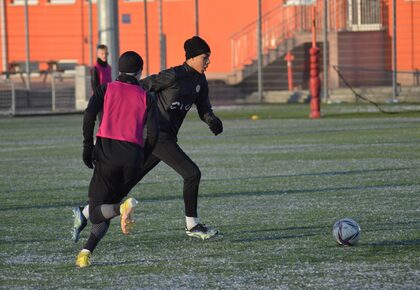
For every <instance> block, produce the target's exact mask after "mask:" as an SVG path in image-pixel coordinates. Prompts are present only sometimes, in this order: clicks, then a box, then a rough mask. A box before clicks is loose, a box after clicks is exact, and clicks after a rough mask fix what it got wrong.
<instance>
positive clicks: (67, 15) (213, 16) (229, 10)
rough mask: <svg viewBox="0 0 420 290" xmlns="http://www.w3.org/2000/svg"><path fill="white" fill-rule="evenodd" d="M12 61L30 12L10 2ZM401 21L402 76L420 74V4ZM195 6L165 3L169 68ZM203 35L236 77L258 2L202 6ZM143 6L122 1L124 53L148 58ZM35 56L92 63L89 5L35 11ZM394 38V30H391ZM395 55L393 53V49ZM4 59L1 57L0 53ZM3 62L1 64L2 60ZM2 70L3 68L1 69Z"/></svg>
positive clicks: (153, 12) (154, 46) (215, 69)
mask: <svg viewBox="0 0 420 290" xmlns="http://www.w3.org/2000/svg"><path fill="white" fill-rule="evenodd" d="M383 1H384V3H385V4H386V5H388V8H387V11H388V15H387V18H388V21H389V23H390V24H392V22H391V21H392V5H391V4H392V1H391V0H383ZM5 2H6V7H5V8H6V22H7V35H8V60H9V62H11V61H23V60H25V37H24V7H23V6H20V5H19V6H16V5H13V4H11V3H12V2H13V1H12V0H6V1H5ZM281 3H282V1H281V0H264V1H263V13H266V12H268V11H270V10H271V9H273V8H274V7H276V6H278V5H280V4H281ZM92 6H93V31H94V34H93V36H94V37H93V39H94V41H93V42H94V46H96V45H97V44H98V43H97V32H96V31H97V17H96V15H97V11H96V4H93V5H92ZM157 7H158V2H157V0H149V2H148V15H149V22H148V23H149V53H150V57H149V60H150V72H151V73H155V72H157V71H159V68H160V60H159V35H158V10H157ZM397 7H398V8H397V13H398V14H397V15H398V28H397V33H398V34H397V36H398V39H397V40H398V44H397V52H398V56H397V57H398V70H414V69H420V56H419V54H418V52H419V51H420V1H418V0H413V1H408V0H397ZM194 12H195V11H194V0H163V18H164V22H163V31H164V33H165V34H166V37H167V66H168V67H169V66H174V65H177V64H179V63H181V62H183V60H184V51H183V43H184V40H185V39H186V38H189V37H191V36H192V35H194V33H195V19H194ZM199 12H200V35H201V36H202V37H203V38H205V39H206V40H207V41H208V42H209V44H210V46H211V49H212V57H211V65H210V68H209V72H210V73H228V72H230V71H231V67H232V63H231V48H230V36H231V35H232V34H233V33H235V32H238V31H240V30H241V29H242V28H243V27H245V26H246V25H247V24H249V23H251V22H253V21H255V20H256V19H257V1H254V0H252V1H251V0H246V1H244V0H229V1H227V0H199ZM122 14H130V15H131V23H130V24H123V23H122V21H121V15H122ZM143 15H144V10H143V2H142V1H141V2H131V3H128V2H125V1H123V0H119V18H120V23H119V30H120V51H121V52H123V51H125V50H136V51H138V52H139V53H140V54H142V55H143V56H144V54H145V41H144V39H145V34H144V19H143ZM29 19H30V49H31V51H30V55H31V59H32V60H37V61H41V62H46V61H49V60H61V59H74V60H77V61H78V62H79V63H84V64H88V63H89V31H88V4H87V2H86V1H85V0H76V2H75V4H70V5H53V4H49V1H48V0H39V1H38V4H37V5H30V6H29ZM389 33H390V36H392V29H390V30H389ZM388 49H389V48H388ZM0 54H1V51H0ZM0 62H1V58H0ZM0 67H1V66H0Z"/></svg>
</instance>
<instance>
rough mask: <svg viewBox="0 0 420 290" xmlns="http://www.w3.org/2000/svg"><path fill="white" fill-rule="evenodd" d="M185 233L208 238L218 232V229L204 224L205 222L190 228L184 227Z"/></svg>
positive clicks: (198, 237)
mask: <svg viewBox="0 0 420 290" xmlns="http://www.w3.org/2000/svg"><path fill="white" fill-rule="evenodd" d="M185 233H186V234H187V236H189V237H193V238H197V239H202V240H208V239H210V238H212V237H214V236H216V235H217V234H218V231H217V230H216V229H214V228H211V227H209V226H206V225H205V224H197V225H196V226H194V227H193V228H192V229H190V230H188V229H185Z"/></svg>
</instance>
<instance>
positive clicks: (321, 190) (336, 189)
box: [0, 183, 418, 212]
mask: <svg viewBox="0 0 420 290" xmlns="http://www.w3.org/2000/svg"><path fill="white" fill-rule="evenodd" d="M413 185H418V184H416V183H408V184H406V183H400V184H381V185H369V186H343V187H323V188H314V189H291V190H287V189H286V190H274V191H238V192H218V193H213V194H208V195H204V196H202V198H221V197H238V196H276V195H284V194H302V193H326V192H340V191H354V190H356V191H366V190H377V189H385V188H396V187H401V186H413ZM140 199H141V202H156V201H172V200H180V201H181V200H182V195H181V194H179V195H171V196H156V197H147V198H140ZM81 204H85V203H83V202H82V203H81ZM74 206H76V205H75V204H74V203H73V202H72V203H56V204H39V205H27V206H11V205H8V206H7V208H1V207H0V212H4V211H11V210H26V209H48V208H69V210H71V209H72V208H73V207H74Z"/></svg>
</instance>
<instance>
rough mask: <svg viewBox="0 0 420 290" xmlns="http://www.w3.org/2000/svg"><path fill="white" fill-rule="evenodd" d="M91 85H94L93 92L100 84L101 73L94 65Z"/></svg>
mask: <svg viewBox="0 0 420 290" xmlns="http://www.w3.org/2000/svg"><path fill="white" fill-rule="evenodd" d="M90 85H91V86H92V91H93V92H94V91H95V90H96V88H97V87H98V86H99V74H98V70H97V69H96V67H92V69H91V70H90Z"/></svg>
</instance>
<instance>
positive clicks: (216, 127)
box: [209, 117, 223, 136]
mask: <svg viewBox="0 0 420 290" xmlns="http://www.w3.org/2000/svg"><path fill="white" fill-rule="evenodd" d="M209 128H210V130H211V131H212V132H213V134H214V135H216V136H217V135H219V134H220V133H222V132H223V123H222V121H220V119H219V118H217V117H214V118H213V119H212V120H211V121H210V124H209Z"/></svg>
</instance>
